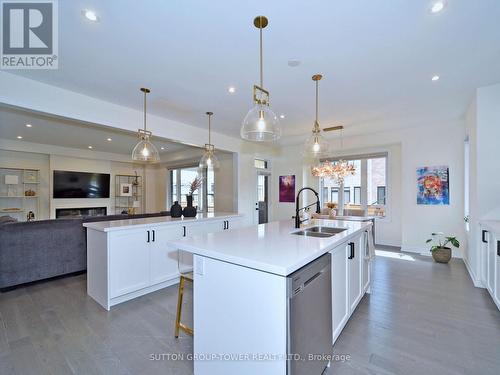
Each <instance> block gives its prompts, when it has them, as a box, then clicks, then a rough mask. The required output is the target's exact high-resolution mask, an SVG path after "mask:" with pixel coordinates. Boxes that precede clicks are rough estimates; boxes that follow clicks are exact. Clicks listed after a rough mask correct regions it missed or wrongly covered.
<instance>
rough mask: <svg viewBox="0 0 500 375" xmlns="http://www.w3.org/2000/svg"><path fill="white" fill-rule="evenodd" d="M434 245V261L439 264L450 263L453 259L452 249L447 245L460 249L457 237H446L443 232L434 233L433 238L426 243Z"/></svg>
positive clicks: (432, 252) (432, 251) (432, 249)
mask: <svg viewBox="0 0 500 375" xmlns="http://www.w3.org/2000/svg"><path fill="white" fill-rule="evenodd" d="M431 242H432V243H433V245H432V247H431V250H430V251H431V254H432V259H434V261H436V262H438V263H448V262H449V261H450V259H451V248H450V247H447V246H446V245H448V244H451V245H452V246H453V247H456V248H457V249H458V248H459V247H460V242H458V240H457V238H456V237H445V235H444V234H443V233H442V232H437V233H432V238H429V239H428V240H427V241H426V243H431Z"/></svg>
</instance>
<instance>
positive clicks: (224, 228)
mask: <svg viewBox="0 0 500 375" xmlns="http://www.w3.org/2000/svg"><path fill="white" fill-rule="evenodd" d="M222 230H226V220H224V227H223V228H222Z"/></svg>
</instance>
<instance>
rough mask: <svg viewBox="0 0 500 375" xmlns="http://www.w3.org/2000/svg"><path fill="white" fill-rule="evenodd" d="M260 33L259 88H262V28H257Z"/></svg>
mask: <svg viewBox="0 0 500 375" xmlns="http://www.w3.org/2000/svg"><path fill="white" fill-rule="evenodd" d="M259 31H260V87H264V64H263V62H262V61H263V57H262V55H263V53H262V27H260V28H259Z"/></svg>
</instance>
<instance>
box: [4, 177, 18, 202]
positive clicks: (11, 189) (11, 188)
mask: <svg viewBox="0 0 500 375" xmlns="http://www.w3.org/2000/svg"><path fill="white" fill-rule="evenodd" d="M18 184H19V176H17V175H15V174H7V175H5V185H7V196H8V197H15V196H16V195H18V193H17V188H16V187H15V185H18Z"/></svg>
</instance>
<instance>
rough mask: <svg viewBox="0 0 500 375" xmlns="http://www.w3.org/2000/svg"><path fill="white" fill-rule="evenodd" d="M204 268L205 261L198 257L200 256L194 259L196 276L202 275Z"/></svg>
mask: <svg viewBox="0 0 500 375" xmlns="http://www.w3.org/2000/svg"><path fill="white" fill-rule="evenodd" d="M204 267H205V260H204V259H203V258H202V257H200V256H197V257H196V264H195V271H196V274H198V275H203V273H204V269H203V268H204Z"/></svg>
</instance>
